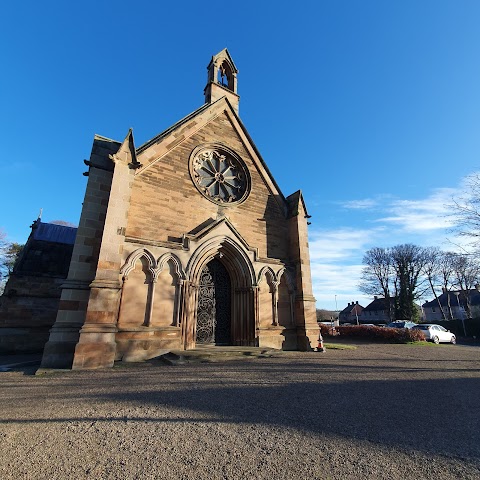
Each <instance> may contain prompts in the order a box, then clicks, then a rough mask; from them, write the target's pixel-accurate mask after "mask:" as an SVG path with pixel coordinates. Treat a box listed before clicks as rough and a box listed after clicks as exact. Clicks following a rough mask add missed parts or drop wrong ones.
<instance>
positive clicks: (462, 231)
mask: <svg viewBox="0 0 480 480" xmlns="http://www.w3.org/2000/svg"><path fill="white" fill-rule="evenodd" d="M450 207H451V214H450V216H451V217H452V218H453V220H454V224H455V226H454V228H453V230H454V231H455V232H456V233H457V235H459V236H462V237H470V238H472V239H473V243H472V245H473V246H475V248H477V247H478V238H479V237H480V174H478V173H476V174H472V175H470V176H469V177H468V178H467V191H466V192H465V194H464V195H463V196H461V197H459V198H457V199H454V200H453V203H452V205H450Z"/></svg>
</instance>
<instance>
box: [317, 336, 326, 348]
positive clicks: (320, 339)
mask: <svg viewBox="0 0 480 480" xmlns="http://www.w3.org/2000/svg"><path fill="white" fill-rule="evenodd" d="M325 350H326V348H325V347H324V346H323V337H322V333H321V332H320V333H319V335H318V346H317V352H325Z"/></svg>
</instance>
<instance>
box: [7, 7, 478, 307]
mask: <svg viewBox="0 0 480 480" xmlns="http://www.w3.org/2000/svg"><path fill="white" fill-rule="evenodd" d="M164 5H165V3H164V2H153V1H150V2H145V1H142V0H139V1H137V2H134V3H132V2H124V1H115V2H113V1H102V0H96V1H94V2H93V1H87V0H82V2H64V1H48V0H46V1H44V2H37V1H21V0H18V1H16V2H13V1H7V2H4V3H2V20H3V21H2V29H1V30H0V44H1V45H2V48H1V50H0V60H1V65H2V75H1V76H0V127H1V128H0V139H1V140H2V145H3V148H2V152H1V153H0V163H1V171H2V182H1V190H0V191H1V197H0V198H1V201H2V204H3V208H2V210H1V213H0V227H1V228H2V229H3V230H4V231H5V232H6V233H7V235H8V236H9V238H10V239H11V240H13V241H19V242H23V241H25V240H26V238H27V236H28V234H29V228H28V227H29V225H30V224H31V222H32V221H33V220H34V219H35V218H36V216H37V215H38V212H39V209H40V208H43V219H44V221H51V220H58V219H62V220H66V221H70V222H73V223H78V219H79V215H80V209H81V202H82V200H83V194H84V189H85V183H86V179H85V177H83V176H82V172H84V171H85V166H84V165H83V159H84V158H88V157H89V155H90V148H91V141H92V138H93V135H94V133H99V134H101V135H104V136H107V137H110V138H114V139H118V140H121V139H123V138H124V137H125V135H126V133H127V131H128V128H130V127H132V128H133V129H134V134H135V140H136V144H137V145H140V144H142V143H143V142H145V141H147V140H148V139H150V138H151V137H153V136H155V135H156V134H157V133H159V132H160V131H162V130H164V129H165V128H167V127H168V126H170V125H171V124H172V123H174V122H175V121H177V120H179V119H180V118H182V117H183V116H185V115H186V114H188V113H190V112H191V111H193V110H195V109H196V108H198V107H199V106H201V105H202V103H203V101H204V99H203V88H204V86H205V83H206V66H207V64H208V62H209V60H210V58H211V56H212V55H213V54H216V53H217V52H219V51H220V50H222V49H223V48H224V47H227V48H228V49H229V51H230V53H231V55H232V57H233V59H234V61H235V63H236V65H237V67H238V69H239V71H240V73H239V76H238V91H239V94H240V96H241V100H240V117H241V118H242V120H243V122H244V124H245V125H246V127H247V129H248V130H249V132H250V134H251V136H252V138H253V139H254V141H255V143H256V145H257V147H258V148H259V150H260V152H261V153H262V156H263V158H264V159H265V161H266V162H267V164H268V166H269V168H270V170H271V172H272V173H273V175H274V177H275V179H276V180H277V183H278V184H279V186H280V188H281V189H282V191H283V193H284V194H285V195H289V194H290V193H293V192H294V191H296V190H297V189H299V188H300V189H302V191H303V193H304V196H305V199H306V202H307V207H308V209H309V213H310V214H311V215H312V225H311V226H310V231H309V232H310V245H311V257H312V272H313V280H314V290H315V291H314V293H315V296H316V297H317V307H323V308H335V296H337V303H338V308H343V307H344V306H345V305H346V303H347V302H349V301H352V300H359V301H360V303H363V304H366V303H368V301H369V299H368V298H365V297H364V296H363V295H361V294H360V293H359V292H358V290H357V285H358V283H359V272H360V270H361V260H362V256H363V253H364V252H365V250H367V249H368V248H371V247H372V246H391V245H395V244H399V243H405V242H413V243H417V244H419V245H438V246H440V247H442V248H446V249H447V248H451V246H450V245H449V244H448V243H447V241H446V239H447V238H451V234H449V233H448V232H447V231H446V227H448V221H449V220H448V219H447V218H445V217H444V213H445V205H447V204H448V203H449V202H450V201H451V198H452V196H456V195H458V194H460V192H461V191H462V189H463V188H464V179H465V177H466V176H467V175H468V174H471V173H473V172H475V171H477V170H478V169H479V153H480V135H479V132H480V93H479V87H478V86H479V85H480V62H479V61H478V52H479V51H480V29H479V28H478V25H479V23H480V2H478V1H476V0H471V1H469V0H457V1H453V0H451V1H442V0H432V1H427V0H415V1H411V0H402V1H389V2H386V1H383V0H382V1H368V0H363V1H356V0H355V1H354V0H349V1H347V0H344V1H341V0H332V1H321V0H319V1H315V2H313V1H312V2H308V1H302V0H300V1H297V2H283V1H277V2H275V4H273V3H272V2H261V1H258V2H253V1H242V2H236V3H234V4H232V5H229V4H228V2H220V3H214V4H212V3H208V2H193V1H184V2H177V3H175V2H169V3H168V6H167V7H165V6H164ZM273 5H274V6H273Z"/></svg>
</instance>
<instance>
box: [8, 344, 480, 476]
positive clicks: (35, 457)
mask: <svg viewBox="0 0 480 480" xmlns="http://www.w3.org/2000/svg"><path fill="white" fill-rule="evenodd" d="M0 402H1V403H0V405H1V410H0V442H1V443H0V450H1V455H0V478H2V479H4V480H7V479H65V478H74V479H104V478H105V479H107V478H108V479H134V478H159V479H252V478H259V479H367V478H368V479H389V480H395V479H402V480H404V479H416V480H420V479H435V480H439V479H452V478H458V479H479V478H480V348H478V347H468V346H458V345H457V346H451V345H446V346H439V347H435V346H431V347H430V346H428V347H419V346H408V345H369V344H363V345H359V346H358V348H357V349H356V350H343V351H340V350H328V351H327V352H326V353H325V354H315V353H297V352H295V353H288V354H279V355H278V356H277V357H276V358H255V359H246V360H244V361H225V360H222V361H221V362H218V363H194V364H187V365H181V366H169V365H165V364H161V363H159V362H157V363H156V362H153V363H152V364H140V365H133V366H128V367H119V368H115V369H113V370H103V371H95V372H91V371H88V372H85V371H83V372H65V373H59V374H55V375H48V376H40V377H39V376H29V375H23V374H22V373H21V372H7V373H1V374H0Z"/></svg>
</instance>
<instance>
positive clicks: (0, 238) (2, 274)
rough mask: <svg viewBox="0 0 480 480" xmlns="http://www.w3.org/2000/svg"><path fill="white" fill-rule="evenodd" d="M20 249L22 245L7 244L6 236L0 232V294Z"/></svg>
mask: <svg viewBox="0 0 480 480" xmlns="http://www.w3.org/2000/svg"><path fill="white" fill-rule="evenodd" d="M22 249H23V245H21V244H20V243H16V242H8V241H7V235H6V234H5V232H4V231H3V230H0V294H1V293H3V289H4V288H5V283H6V282H7V279H8V277H9V275H10V274H11V273H12V272H13V268H14V266H15V262H16V261H17V258H18V256H19V255H20V252H21V251H22Z"/></svg>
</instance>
